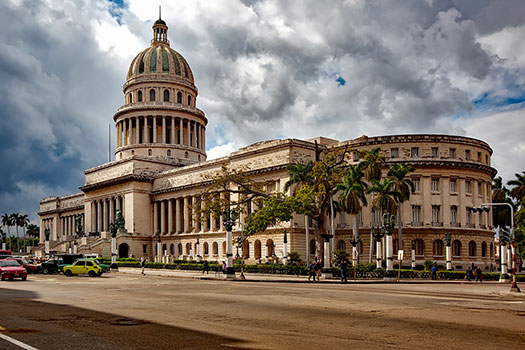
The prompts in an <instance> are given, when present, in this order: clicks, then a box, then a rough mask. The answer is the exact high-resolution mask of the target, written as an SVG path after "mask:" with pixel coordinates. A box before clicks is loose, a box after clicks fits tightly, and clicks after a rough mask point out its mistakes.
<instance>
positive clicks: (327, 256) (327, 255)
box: [321, 233, 333, 268]
mask: <svg viewBox="0 0 525 350" xmlns="http://www.w3.org/2000/svg"><path fill="white" fill-rule="evenodd" d="M321 237H323V238H324V259H323V260H324V263H323V267H324V268H330V239H331V238H332V237H333V236H332V235H330V234H327V233H324V234H322V235H321Z"/></svg>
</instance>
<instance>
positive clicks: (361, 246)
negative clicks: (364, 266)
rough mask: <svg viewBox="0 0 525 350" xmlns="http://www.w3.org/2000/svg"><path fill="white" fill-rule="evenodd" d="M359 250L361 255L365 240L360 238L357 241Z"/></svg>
mask: <svg viewBox="0 0 525 350" xmlns="http://www.w3.org/2000/svg"><path fill="white" fill-rule="evenodd" d="M357 252H358V253H359V255H361V254H363V241H362V240H359V243H357Z"/></svg>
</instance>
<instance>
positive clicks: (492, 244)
mask: <svg viewBox="0 0 525 350" xmlns="http://www.w3.org/2000/svg"><path fill="white" fill-rule="evenodd" d="M493 256H494V243H492V242H490V257H491V258H492V257H493Z"/></svg>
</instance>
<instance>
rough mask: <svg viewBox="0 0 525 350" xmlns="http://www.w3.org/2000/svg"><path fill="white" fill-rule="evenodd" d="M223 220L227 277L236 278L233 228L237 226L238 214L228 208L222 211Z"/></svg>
mask: <svg viewBox="0 0 525 350" xmlns="http://www.w3.org/2000/svg"><path fill="white" fill-rule="evenodd" d="M222 220H223V223H224V227H225V228H226V278H235V270H234V269H233V253H232V229H233V226H235V221H236V220H237V215H236V213H235V210H231V209H229V208H228V209H227V210H225V211H224V212H223V213H222Z"/></svg>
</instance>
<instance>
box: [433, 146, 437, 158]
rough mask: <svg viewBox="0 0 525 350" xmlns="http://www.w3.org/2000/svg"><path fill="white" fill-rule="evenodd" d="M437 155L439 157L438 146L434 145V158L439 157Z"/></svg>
mask: <svg viewBox="0 0 525 350" xmlns="http://www.w3.org/2000/svg"><path fill="white" fill-rule="evenodd" d="M437 157H438V148H437V147H432V158H437Z"/></svg>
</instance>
